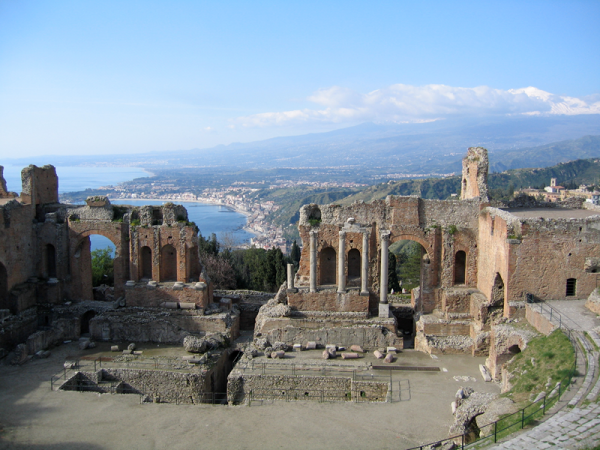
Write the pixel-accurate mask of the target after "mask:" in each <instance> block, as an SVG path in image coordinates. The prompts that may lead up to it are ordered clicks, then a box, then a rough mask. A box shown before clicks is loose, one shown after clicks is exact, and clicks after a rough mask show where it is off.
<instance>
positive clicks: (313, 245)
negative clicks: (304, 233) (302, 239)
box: [309, 230, 317, 292]
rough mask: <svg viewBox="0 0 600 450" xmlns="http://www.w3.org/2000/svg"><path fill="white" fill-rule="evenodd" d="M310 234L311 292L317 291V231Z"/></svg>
mask: <svg viewBox="0 0 600 450" xmlns="http://www.w3.org/2000/svg"><path fill="white" fill-rule="evenodd" d="M309 235H310V292H317V232H316V231H315V230H311V231H310V232H309Z"/></svg>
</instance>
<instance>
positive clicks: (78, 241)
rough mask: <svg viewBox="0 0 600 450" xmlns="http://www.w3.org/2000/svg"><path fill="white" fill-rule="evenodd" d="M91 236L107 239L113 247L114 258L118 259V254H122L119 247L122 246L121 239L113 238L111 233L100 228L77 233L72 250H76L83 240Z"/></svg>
mask: <svg viewBox="0 0 600 450" xmlns="http://www.w3.org/2000/svg"><path fill="white" fill-rule="evenodd" d="M92 235H98V236H103V237H105V238H106V239H108V240H109V241H110V242H112V243H113V245H114V246H115V258H116V257H118V256H120V254H121V252H122V249H121V245H122V242H121V239H120V238H119V239H117V238H115V237H114V236H113V235H112V234H111V233H108V232H107V231H105V230H102V229H100V228H98V229H90V230H85V231H82V232H80V233H78V234H77V236H76V237H75V241H76V244H75V245H74V246H73V247H72V248H74V249H76V248H77V247H79V246H80V245H81V243H82V242H83V240H84V239H85V238H88V237H90V236H92ZM71 242H73V239H71Z"/></svg>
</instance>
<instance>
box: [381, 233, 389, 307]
mask: <svg viewBox="0 0 600 450" xmlns="http://www.w3.org/2000/svg"><path fill="white" fill-rule="evenodd" d="M389 243H390V232H389V231H382V232H381V276H380V277H379V280H380V285H379V317H385V318H388V317H389V316H390V305H389V304H388V299H387V289H388V246H389Z"/></svg>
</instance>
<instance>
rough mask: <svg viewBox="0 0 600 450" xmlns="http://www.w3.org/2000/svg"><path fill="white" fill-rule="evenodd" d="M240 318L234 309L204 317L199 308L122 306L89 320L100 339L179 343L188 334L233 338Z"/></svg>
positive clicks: (93, 333)
mask: <svg viewBox="0 0 600 450" xmlns="http://www.w3.org/2000/svg"><path fill="white" fill-rule="evenodd" d="M239 320H240V317H239V313H238V312H237V311H236V310H235V309H234V310H232V311H230V312H227V313H220V314H213V315H209V316H206V315H204V313H203V311H202V310H176V309H175V310H165V309H159V308H153V309H151V308H122V309H118V310H115V311H107V312H104V313H102V314H100V315H97V316H96V317H94V318H93V319H92V320H90V334H91V335H92V338H93V339H95V340H103V341H117V342H118V341H131V342H161V343H170V344H181V343H183V339H184V338H185V337H186V336H188V335H189V334H202V333H206V332H220V333H227V332H230V333H231V340H234V339H236V338H237V337H238V336H239Z"/></svg>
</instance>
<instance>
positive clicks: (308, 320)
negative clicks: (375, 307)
mask: <svg viewBox="0 0 600 450" xmlns="http://www.w3.org/2000/svg"><path fill="white" fill-rule="evenodd" d="M259 317H260V315H259ZM257 324H258V326H257V328H256V329H255V335H257V333H261V335H262V336H263V337H266V338H268V340H269V341H270V342H285V343H287V344H289V345H292V344H298V343H306V342H307V341H315V342H317V343H318V344H321V345H323V346H325V345H326V344H335V345H342V346H345V347H349V346H351V345H354V344H357V345H361V346H362V347H363V348H366V349H377V348H381V347H388V346H392V347H397V348H403V344H402V342H403V340H402V338H401V337H398V336H397V335H396V319H395V318H390V319H377V318H374V319H361V318H359V317H347V316H345V315H343V314H341V313H340V315H339V316H338V315H331V314H326V313H324V314H323V315H315V314H312V315H309V316H307V317H298V316H292V317H261V319H260V321H257Z"/></svg>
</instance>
